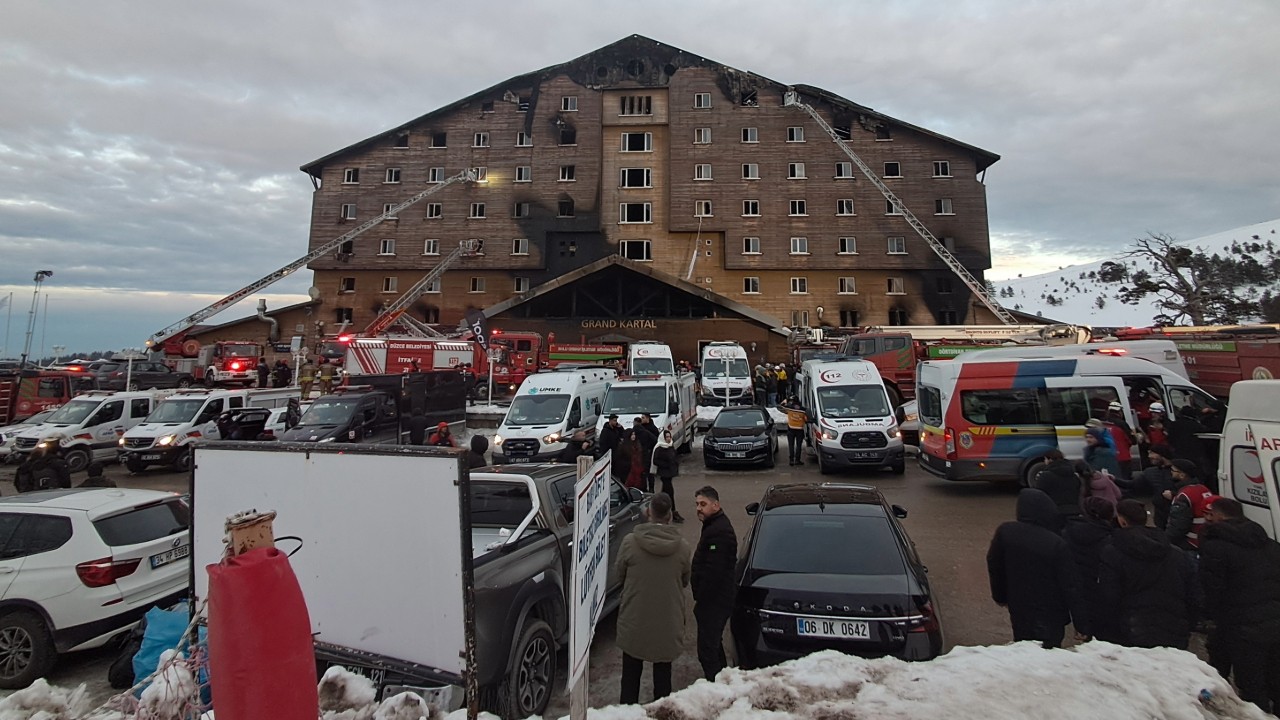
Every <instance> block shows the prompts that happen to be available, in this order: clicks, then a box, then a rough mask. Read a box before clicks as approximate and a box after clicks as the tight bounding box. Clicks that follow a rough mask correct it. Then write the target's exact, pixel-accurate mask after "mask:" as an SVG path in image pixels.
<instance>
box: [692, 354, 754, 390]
mask: <svg viewBox="0 0 1280 720" xmlns="http://www.w3.org/2000/svg"><path fill="white" fill-rule="evenodd" d="M701 362H702V366H701V371H702V397H701V398H699V401H700V402H701V403H702V404H703V405H752V404H754V403H755V397H754V394H755V393H754V392H753V391H752V389H751V365H750V363H748V362H747V351H746V350H743V349H742V346H741V345H739V344H738V343H736V342H712V343H707V344H706V345H705V346H704V347H703V348H702V359H701Z"/></svg>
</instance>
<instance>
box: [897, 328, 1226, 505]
mask: <svg viewBox="0 0 1280 720" xmlns="http://www.w3.org/2000/svg"><path fill="white" fill-rule="evenodd" d="M1011 350H1012V352H1010V351H1006V350H980V351H977V352H971V353H964V354H962V355H960V356H959V357H957V358H956V359H954V360H945V361H937V360H926V361H924V362H922V363H920V369H919V372H918V373H917V381H916V400H917V403H918V408H917V412H918V414H919V418H920V454H919V456H918V457H919V462H920V466H921V467H922V468H924V469H925V470H927V471H929V472H931V473H933V474H934V475H937V476H939V477H942V478H946V479H947V480H988V481H1000V482H1019V483H1022V484H1023V485H1027V484H1029V481H1030V479H1031V478H1034V477H1035V476H1036V473H1038V472H1040V470H1042V469H1043V468H1044V463H1043V457H1044V454H1045V452H1047V451H1049V450H1051V449H1053V448H1058V449H1059V450H1061V451H1062V452H1063V454H1064V455H1066V456H1067V457H1068V458H1081V457H1083V455H1084V432H1085V423H1087V422H1088V421H1089V419H1090V418H1102V417H1103V416H1104V415H1105V414H1106V412H1107V408H1108V407H1109V406H1110V404H1111V403H1113V402H1118V403H1120V405H1121V408H1122V412H1123V413H1124V417H1125V418H1127V419H1128V422H1129V425H1130V427H1135V426H1136V425H1137V423H1136V420H1137V418H1136V416H1135V414H1134V412H1133V409H1132V407H1131V406H1130V403H1129V399H1130V398H1131V397H1142V398H1155V399H1158V400H1159V401H1160V402H1162V403H1163V404H1164V405H1165V407H1166V408H1169V409H1170V411H1171V414H1172V415H1173V416H1174V417H1176V413H1178V412H1179V411H1180V410H1181V409H1182V408H1183V407H1185V406H1188V405H1190V406H1192V407H1196V408H1198V407H1203V406H1210V405H1212V404H1214V402H1215V401H1214V400H1213V398H1212V397H1211V396H1210V395H1209V394H1208V393H1206V392H1204V391H1203V390H1201V389H1200V388H1198V387H1196V386H1195V385H1193V384H1192V383H1191V381H1190V380H1188V379H1187V378H1186V377H1185V375H1182V374H1179V373H1177V372H1174V371H1173V370H1170V369H1168V368H1167V367H1165V366H1164V365H1160V364H1156V363H1154V362H1150V361H1149V360H1145V359H1139V358H1133V357H1124V356H1116V355H1110V354H1105V355H1089V354H1086V355H1074V356H1068V357H1047V358H1024V357H1020V356H1019V355H1018V352H1022V351H1021V350H1014V349H1011Z"/></svg>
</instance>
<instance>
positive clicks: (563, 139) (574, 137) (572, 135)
mask: <svg viewBox="0 0 1280 720" xmlns="http://www.w3.org/2000/svg"><path fill="white" fill-rule="evenodd" d="M560 144H561V145H577V144H578V131H577V130H575V129H574V128H570V127H565V128H560Z"/></svg>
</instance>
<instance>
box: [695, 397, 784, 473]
mask: <svg viewBox="0 0 1280 720" xmlns="http://www.w3.org/2000/svg"><path fill="white" fill-rule="evenodd" d="M777 455H778V431H777V428H775V427H774V423H773V417H772V416H771V415H769V411H768V410H765V409H764V408H762V407H759V406H751V407H728V408H725V409H724V410H721V411H720V414H719V415H716V419H715V420H714V421H712V423H711V427H709V428H707V433H706V435H703V436H702V461H703V462H704V463H706V466H707V467H709V468H712V467H716V466H717V465H763V466H765V467H767V468H770V467H773V463H774V460H775V459H776V457H777Z"/></svg>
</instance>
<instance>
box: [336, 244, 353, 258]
mask: <svg viewBox="0 0 1280 720" xmlns="http://www.w3.org/2000/svg"><path fill="white" fill-rule="evenodd" d="M355 245H356V241H355V240H348V241H346V242H344V243H342V244H341V245H339V246H338V254H339V255H347V256H350V255H351V253H353V252H354V251H355Z"/></svg>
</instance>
